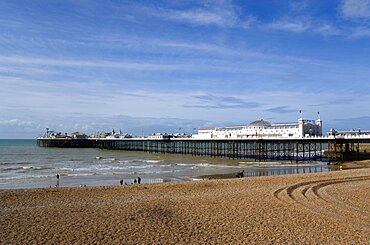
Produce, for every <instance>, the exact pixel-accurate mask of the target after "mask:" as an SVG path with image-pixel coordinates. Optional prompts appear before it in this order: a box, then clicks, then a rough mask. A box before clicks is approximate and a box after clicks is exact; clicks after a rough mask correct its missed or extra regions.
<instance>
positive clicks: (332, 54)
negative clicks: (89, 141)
mask: <svg viewBox="0 0 370 245" xmlns="http://www.w3.org/2000/svg"><path fill="white" fill-rule="evenodd" d="M369 105H370V0H327V1H322V0H311V1H309V0H303V1H302V0H291V1H289V0H287V1H276V0H260V1H252V0H250V1H249V0H248V1H244V0H239V1H237V0H234V1H232V0H214V1H201V0H199V1H198V0H196V1H190V0H183V1H180V0H172V1H151V0H140V1H137V0H133V1H129V0H127V1H125V0H120V1H118V0H117V1H113V0H104V1H93V0H70V1H68V0H61V1H58V0H53V1H49V0H32V1H28V0H27V1H26V0H25V1H21V0H3V1H0V138H34V137H36V136H38V135H39V134H41V133H42V132H43V131H44V129H45V127H50V128H52V129H54V130H57V131H63V132H71V131H77V130H79V131H84V132H86V133H90V132H92V131H95V130H107V131H109V130H110V129H111V128H112V127H114V128H116V129H119V128H122V130H123V131H125V132H128V133H134V134H141V132H144V133H151V132H154V131H167V132H173V131H179V130H180V129H179V128H181V131H186V132H192V131H193V129H194V128H196V127H200V126H223V125H233V124H246V123H248V122H250V121H253V120H255V119H258V118H264V119H267V120H270V121H273V122H291V121H296V120H297V118H298V117H299V113H298V111H299V110H303V113H304V114H303V115H304V117H305V118H307V119H315V118H316V114H317V111H320V114H321V117H322V119H323V121H324V125H325V129H326V130H327V129H329V128H330V127H334V128H337V129H350V128H356V129H357V128H367V129H370V106H369Z"/></svg>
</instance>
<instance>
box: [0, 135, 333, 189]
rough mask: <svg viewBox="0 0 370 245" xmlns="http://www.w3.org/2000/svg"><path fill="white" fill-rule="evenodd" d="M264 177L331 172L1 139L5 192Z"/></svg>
mask: <svg viewBox="0 0 370 245" xmlns="http://www.w3.org/2000/svg"><path fill="white" fill-rule="evenodd" d="M241 170H244V171H245V176H264V175H279V174H295V173H309V172H327V171H330V167H329V166H327V165H326V163H320V162H314V163H298V164H296V163H282V162H252V161H246V160H240V159H239V160H229V159H225V158H210V157H192V156H188V155H171V154H157V153H155V154H153V153H144V152H131V151H113V150H101V149H77V148H76V149H73V148H43V147H38V146H37V145H36V140H0V189H15V188H43V187H49V186H52V187H53V186H55V185H56V183H57V179H56V175H57V174H59V175H60V185H61V186H69V187H72V186H80V185H87V186H102V185H118V184H119V181H120V180H121V179H123V180H124V182H126V183H127V184H131V183H133V181H134V179H135V178H137V177H141V179H142V183H158V182H167V181H187V180H193V179H197V178H198V179H199V176H204V175H213V174H228V173H236V172H239V171H241Z"/></svg>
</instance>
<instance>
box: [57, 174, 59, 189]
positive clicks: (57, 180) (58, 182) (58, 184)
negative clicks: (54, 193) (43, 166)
mask: <svg viewBox="0 0 370 245" xmlns="http://www.w3.org/2000/svg"><path fill="white" fill-rule="evenodd" d="M56 187H59V174H57V185H56Z"/></svg>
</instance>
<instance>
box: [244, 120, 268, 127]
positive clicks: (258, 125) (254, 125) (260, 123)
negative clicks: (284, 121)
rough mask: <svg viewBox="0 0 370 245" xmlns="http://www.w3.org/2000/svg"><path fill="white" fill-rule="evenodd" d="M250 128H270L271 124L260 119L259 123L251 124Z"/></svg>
mask: <svg viewBox="0 0 370 245" xmlns="http://www.w3.org/2000/svg"><path fill="white" fill-rule="evenodd" d="M248 126H250V127H270V126H271V123H270V122H268V121H265V120H263V119H259V120H257V121H254V122H251V123H250V124H249V125H248Z"/></svg>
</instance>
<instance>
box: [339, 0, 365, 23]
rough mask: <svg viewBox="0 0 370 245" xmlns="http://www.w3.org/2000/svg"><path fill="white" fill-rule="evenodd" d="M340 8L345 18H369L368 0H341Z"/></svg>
mask: <svg viewBox="0 0 370 245" xmlns="http://www.w3.org/2000/svg"><path fill="white" fill-rule="evenodd" d="M340 9H341V12H342V15H343V17H345V18H349V19H351V18H361V19H369V18H370V0H343V1H342V4H341V8H340Z"/></svg>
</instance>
